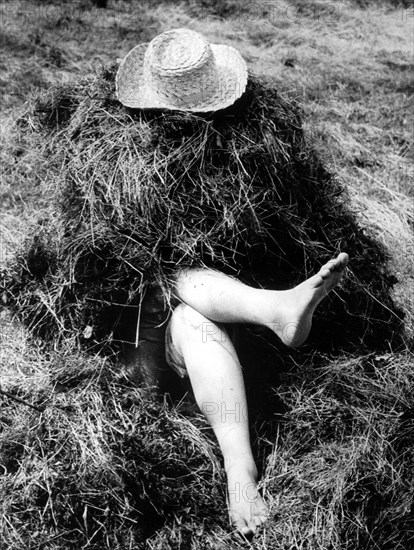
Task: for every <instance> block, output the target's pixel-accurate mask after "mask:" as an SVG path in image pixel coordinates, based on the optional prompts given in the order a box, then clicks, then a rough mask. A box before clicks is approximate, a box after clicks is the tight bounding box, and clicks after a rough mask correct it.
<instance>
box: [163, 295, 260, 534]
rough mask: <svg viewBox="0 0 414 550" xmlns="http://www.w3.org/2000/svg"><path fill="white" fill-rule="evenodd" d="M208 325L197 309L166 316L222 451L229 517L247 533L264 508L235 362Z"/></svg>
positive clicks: (228, 345) (223, 338)
mask: <svg viewBox="0 0 414 550" xmlns="http://www.w3.org/2000/svg"><path fill="white" fill-rule="evenodd" d="M211 325H212V322H211V321H210V320H209V319H207V318H206V317H204V316H203V315H201V314H200V313H199V312H198V311H195V310H194V309H192V308H191V307H189V306H187V305H184V304H180V305H179V306H178V307H177V308H176V309H175V310H174V313H173V316H172V319H171V337H172V341H173V344H174V347H175V349H176V350H177V351H178V353H179V354H180V355H181V356H182V357H183V360H184V363H185V366H186V368H187V372H188V375H189V377H190V381H191V385H192V387H193V391H194V395H195V398H196V401H197V404H198V406H199V407H200V409H201V410H202V412H203V413H204V414H205V416H206V418H207V420H208V422H209V423H210V425H211V427H212V428H213V430H214V433H215V435H216V437H217V440H218V443H219V446H220V449H221V451H222V453H223V458H224V466H225V470H226V474H227V486H228V498H229V513H230V517H231V520H232V522H233V524H234V525H235V527H236V528H237V529H238V530H239V531H240V532H241V533H243V534H244V535H248V534H251V533H253V532H254V531H255V530H256V527H257V526H258V525H260V524H261V523H263V522H264V521H265V518H266V513H267V507H266V505H265V503H264V501H263V499H262V497H261V496H260V494H259V493H258V491H257V468H256V465H255V462H254V459H253V455H252V451H251V447H250V437H249V427H248V418H247V405H246V395H245V388H244V380H243V375H242V372H241V367H240V363H239V360H238V358H237V354H236V351H235V349H234V346H233V344H232V342H231V340H230V339H229V337H228V335H227V333H226V332H225V331H224V330H223V329H222V328H221V327H219V326H218V325H214V327H215V330H214V331H212V330H211ZM206 326H208V327H209V330H208V331H206V330H205V327H206Z"/></svg>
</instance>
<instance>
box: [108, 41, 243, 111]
mask: <svg viewBox="0 0 414 550" xmlns="http://www.w3.org/2000/svg"><path fill="white" fill-rule="evenodd" d="M147 46H148V43H146V44H138V46H135V48H133V49H132V50H131V51H130V52H129V53H128V54H127V55H126V57H125V58H124V59H123V60H122V61H121V64H120V66H119V68H118V72H117V75H116V81H115V85H116V95H117V97H118V100H119V101H120V102H121V103H122V104H123V105H125V106H127V107H131V108H133V109H169V110H181V111H194V112H198V113H199V112H210V111H218V110H219V109H224V108H226V107H229V106H230V105H232V104H233V103H234V102H235V101H236V100H237V99H238V98H239V97H240V96H241V95H242V94H243V93H244V91H245V89H246V85H247V66H246V62H245V61H244V59H243V58H242V56H241V55H240V53H239V52H238V51H237V50H236V49H235V48H233V47H231V46H225V45H223V44H210V46H211V49H212V51H213V55H214V57H215V62H216V67H217V72H218V77H217V81H216V82H215V83H214V89H213V90H206V94H205V97H204V94H202V97H201V98H200V99H199V100H198V101H195V102H192V103H190V102H188V103H185V101H184V100H182V101H181V103H180V105H179V106H177V105H176V104H173V103H169V102H166V101H165V100H163V98H160V97H159V96H158V94H157V92H156V90H154V89H152V88H151V85H150V83H148V82H146V80H145V78H144V56H145V52H146V49H147ZM177 97H178V98H179V99H180V96H179V90H177Z"/></svg>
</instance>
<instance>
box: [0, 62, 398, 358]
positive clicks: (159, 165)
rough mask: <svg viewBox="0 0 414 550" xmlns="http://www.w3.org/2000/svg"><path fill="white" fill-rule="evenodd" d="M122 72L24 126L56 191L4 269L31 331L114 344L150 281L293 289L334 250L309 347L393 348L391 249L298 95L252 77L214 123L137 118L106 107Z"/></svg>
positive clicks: (64, 91)
mask: <svg viewBox="0 0 414 550" xmlns="http://www.w3.org/2000/svg"><path fill="white" fill-rule="evenodd" d="M115 70H116V68H115V67H113V68H111V69H109V70H107V71H104V72H103V73H102V74H101V75H100V76H99V77H97V78H95V79H94V80H87V81H81V82H79V83H77V84H74V85H70V86H63V87H57V88H54V89H52V90H50V91H49V92H47V93H46V95H42V96H41V97H40V98H38V100H37V101H36V102H34V103H33V104H30V105H29V107H28V110H27V112H26V114H25V115H24V116H22V117H21V118H20V120H19V121H18V123H17V127H16V132H18V133H19V136H20V140H21V141H24V140H26V141H27V140H28V141H30V143H31V144H32V147H33V146H34V144H36V143H37V150H38V151H39V156H38V159H37V163H38V164H37V165H40V164H43V168H42V170H43V179H44V180H46V181H47V182H48V185H49V186H50V185H52V184H53V185H54V186H55V189H56V204H55V210H54V211H53V212H52V213H51V215H50V216H49V218H48V219H47V218H45V219H44V220H40V221H39V224H38V226H36V227H35V228H33V230H32V235H33V236H32V237H30V238H29V239H28V242H27V243H26V247H25V248H24V249H23V250H22V251H21V252H20V254H18V255H17V257H16V260H15V262H14V263H13V264H11V265H10V266H9V268H8V269H7V270H6V271H5V272H4V273H3V286H4V288H5V292H6V294H7V300H8V303H9V305H11V306H12V307H13V309H14V310H15V311H16V312H18V314H19V315H20V317H21V318H22V319H23V320H24V321H25V322H26V323H27V324H28V325H29V326H30V327H31V329H32V331H33V332H34V333H35V334H37V335H41V336H42V337H44V338H46V339H49V340H53V339H56V338H59V337H62V336H70V335H72V336H73V335H75V336H76V337H77V338H78V339H79V340H80V341H83V342H84V343H86V344H87V345H89V346H92V347H95V349H97V348H98V347H100V348H102V346H103V347H105V345H108V346H109V347H111V349H112V348H114V347H115V348H116V346H117V344H122V341H123V340H132V341H133V340H134V337H133V336H131V335H128V333H127V329H126V327H127V326H131V325H136V322H137V318H138V310H139V304H140V299H141V297H142V295H143V292H145V288H147V285H150V284H153V283H157V284H160V285H161V286H162V287H163V288H164V290H165V294H166V296H167V302H168V298H169V296H170V291H171V281H172V279H173V276H174V273H175V272H176V270H177V269H179V268H185V267H187V266H194V265H197V266H207V267H213V268H215V269H220V270H222V271H224V272H225V273H229V274H232V275H235V276H237V277H239V278H240V279H242V280H244V281H245V282H247V283H249V284H252V285H254V286H257V287H263V286H264V287H268V288H286V287H290V286H292V285H294V284H296V283H298V282H299V281H301V280H303V278H304V277H306V276H309V275H310V274H313V273H314V272H315V271H316V270H318V269H319V267H320V266H321V265H322V264H323V263H324V262H326V261H327V260H329V259H330V258H331V257H332V256H333V255H334V254H336V253H337V252H338V251H339V250H343V251H346V252H348V253H349V255H350V257H351V270H350V272H349V274H348V276H347V277H346V278H345V281H344V283H343V284H342V285H341V287H340V288H339V289H338V290H337V291H336V292H335V293H332V295H331V296H330V297H329V298H328V299H327V300H325V302H324V303H323V305H322V306H321V307H320V308H319V309H318V313H317V316H316V319H315V330H314V332H313V335H312V338H311V340H310V343H311V345H312V346H318V347H319V348H320V349H323V348H325V349H327V348H328V349H333V348H337V349H339V348H345V347H347V346H348V347H349V346H350V347H355V346H357V347H361V346H362V347H364V346H366V347H370V346H374V347H376V346H377V347H384V346H388V345H389V342H391V341H393V345H397V342H398V339H397V335H398V334H399V333H400V332H401V330H402V323H401V313H400V312H399V311H398V310H397V308H396V307H395V305H394V304H393V302H392V299H391V298H390V293H389V291H390V288H391V287H392V285H393V283H394V282H395V278H394V277H393V276H392V274H391V273H390V272H389V271H388V268H387V266H386V261H387V254H386V251H385V249H384V247H383V246H382V245H381V244H380V243H378V242H377V241H375V240H374V239H373V238H372V237H371V236H370V235H369V234H368V232H367V231H365V230H364V228H362V227H361V226H360V225H359V224H358V222H357V219H356V216H355V215H354V213H353V212H352V211H350V209H349V205H348V202H349V201H348V197H347V193H346V192H345V190H344V189H343V187H342V186H341V184H340V183H339V182H338V180H337V179H336V178H334V177H333V176H332V175H331V174H329V173H328V172H327V171H326V169H325V168H324V166H323V165H322V163H321V162H320V161H319V159H318V158H317V156H316V154H315V153H314V151H313V149H312V146H311V144H309V143H308V142H307V140H306V137H305V135H304V132H303V128H302V122H301V111H300V108H299V106H298V105H297V104H296V103H295V102H294V100H291V99H289V98H288V96H287V95H283V94H281V93H279V92H278V91H277V90H275V89H274V88H273V87H272V85H271V84H269V83H265V82H262V81H260V80H258V79H256V78H255V77H251V78H250V81H249V84H248V89H247V91H246V93H245V94H244V96H243V97H242V98H240V99H239V100H238V101H237V102H236V103H235V104H234V106H232V107H231V108H229V109H227V110H225V111H222V112H219V113H215V114H214V115H211V116H209V115H207V116H199V115H196V114H183V113H178V112H140V111H132V110H128V109H125V108H124V107H123V106H122V105H120V104H119V103H118V102H117V101H116V99H115V98H114V72H115ZM11 154H12V152H11ZM132 333H133V334H135V329H134V330H133V331H132ZM83 334H84V335H85V334H87V336H88V338H84V337H83V336H82V335H83Z"/></svg>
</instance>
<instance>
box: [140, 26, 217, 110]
mask: <svg viewBox="0 0 414 550" xmlns="http://www.w3.org/2000/svg"><path fill="white" fill-rule="evenodd" d="M144 74H145V77H146V78H147V79H148V80H149V81H151V83H152V86H153V88H154V89H155V90H157V94H158V96H159V97H160V98H162V99H165V100H168V101H169V102H170V103H171V102H172V103H173V104H175V105H177V106H179V105H180V103H181V102H183V103H186V102H188V101H195V100H199V99H200V98H201V97H203V98H204V99H205V98H207V97H209V95H211V94H212V93H213V92H214V85H215V84H216V83H217V77H216V67H215V62H214V55H213V52H212V49H211V46H210V44H209V43H208V42H207V40H206V39H205V38H204V36H203V35H201V34H200V33H198V32H195V31H192V30H190V29H173V30H171V31H167V32H164V33H162V34H160V35H158V36H156V37H155V38H154V39H153V40H152V41H151V42H150V43H149V45H148V48H147V51H146V53H145V58H144ZM177 84H179V86H177ZM174 90H177V92H178V90H179V93H177V94H176V95H175V94H174Z"/></svg>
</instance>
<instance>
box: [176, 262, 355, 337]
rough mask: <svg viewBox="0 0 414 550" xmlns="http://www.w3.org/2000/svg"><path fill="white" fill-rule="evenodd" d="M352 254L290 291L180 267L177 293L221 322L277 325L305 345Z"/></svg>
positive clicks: (277, 329) (279, 330) (279, 331)
mask: <svg viewBox="0 0 414 550" xmlns="http://www.w3.org/2000/svg"><path fill="white" fill-rule="evenodd" d="M347 264H348V255H347V254H345V253H341V254H339V255H338V256H337V258H335V259H334V260H331V261H330V262H328V263H327V264H325V265H324V266H323V267H322V268H321V269H320V271H319V273H317V274H316V275H314V276H313V277H310V278H309V279H307V280H306V281H304V282H303V283H301V284H300V285H298V286H297V287H295V288H293V289H290V290H282V291H273V290H262V289H255V288H251V287H249V286H247V285H244V284H243V283H241V282H240V281H238V280H236V279H233V278H232V277H228V276H227V275H224V274H223V273H220V272H218V271H214V270H209V269H188V270H185V271H180V272H179V273H178V275H177V279H176V287H175V293H176V295H177V297H178V298H179V299H180V300H182V301H183V302H185V303H186V304H188V305H190V306H191V307H192V308H194V309H195V310H197V311H199V312H200V313H202V314H203V315H204V316H205V317H207V318H208V319H211V320H212V321H216V322H219V323H252V324H259V325H265V326H268V327H269V328H271V329H272V330H273V331H274V332H275V333H276V334H277V335H278V336H279V338H280V339H281V340H282V342H283V343H284V344H286V345H287V346H289V347H296V346H299V345H301V344H302V343H303V342H304V341H305V340H306V338H307V337H308V335H309V331H310V329H311V325H312V316H313V313H314V311H315V309H316V307H317V305H318V304H319V303H320V302H321V301H322V299H323V298H324V297H325V296H326V295H327V294H328V293H329V292H330V291H331V290H333V289H334V288H335V287H336V285H337V284H338V283H339V281H340V280H341V278H342V275H343V272H344V270H345V267H346V266H347Z"/></svg>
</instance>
